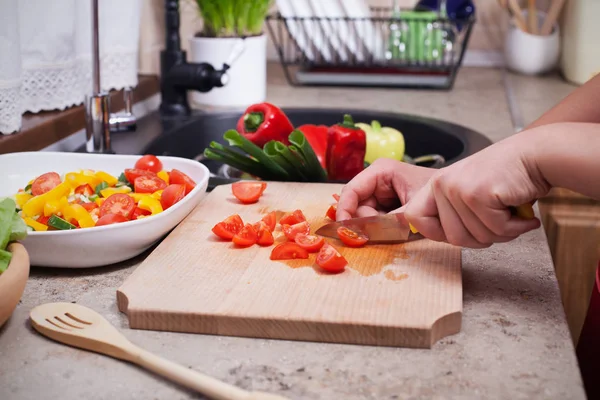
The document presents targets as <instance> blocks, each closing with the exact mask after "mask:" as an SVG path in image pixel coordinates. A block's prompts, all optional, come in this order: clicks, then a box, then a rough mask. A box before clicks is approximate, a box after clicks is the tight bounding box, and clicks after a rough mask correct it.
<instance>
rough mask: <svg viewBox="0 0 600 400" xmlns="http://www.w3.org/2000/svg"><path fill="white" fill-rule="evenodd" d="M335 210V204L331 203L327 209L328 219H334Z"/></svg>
mask: <svg viewBox="0 0 600 400" xmlns="http://www.w3.org/2000/svg"><path fill="white" fill-rule="evenodd" d="M336 212H337V204H333V205H331V206H330V207H329V210H327V214H326V215H327V217H328V218H329V219H332V220H334V221H335V214H336Z"/></svg>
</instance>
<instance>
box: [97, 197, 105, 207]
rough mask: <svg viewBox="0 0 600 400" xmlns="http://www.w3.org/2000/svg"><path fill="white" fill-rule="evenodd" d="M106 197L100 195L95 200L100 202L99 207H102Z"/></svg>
mask: <svg viewBox="0 0 600 400" xmlns="http://www.w3.org/2000/svg"><path fill="white" fill-rule="evenodd" d="M104 200H106V199H104V198H102V197H98V198H97V199H96V200H94V203H96V204H98V207H102V203H104Z"/></svg>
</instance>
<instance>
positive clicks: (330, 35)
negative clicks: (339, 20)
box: [309, 0, 348, 62]
mask: <svg viewBox="0 0 600 400" xmlns="http://www.w3.org/2000/svg"><path fill="white" fill-rule="evenodd" d="M309 3H310V6H311V8H312V13H313V16H314V17H316V18H315V23H318V24H319V25H320V26H321V29H322V30H323V33H324V34H325V38H326V40H327V41H328V42H329V44H330V45H331V47H332V49H333V51H332V53H333V58H334V59H339V60H340V61H343V62H346V61H348V48H347V44H345V43H344V42H345V41H346V40H347V39H348V37H347V36H344V37H340V36H339V35H338V31H337V29H336V23H335V22H336V21H333V20H331V19H329V18H327V17H328V14H327V8H326V4H324V2H323V1H322V0H309ZM325 3H331V2H325Z"/></svg>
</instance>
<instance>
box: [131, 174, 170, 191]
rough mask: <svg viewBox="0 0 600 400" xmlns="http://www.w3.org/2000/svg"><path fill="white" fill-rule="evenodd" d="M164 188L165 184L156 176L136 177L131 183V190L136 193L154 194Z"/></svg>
mask: <svg viewBox="0 0 600 400" xmlns="http://www.w3.org/2000/svg"><path fill="white" fill-rule="evenodd" d="M166 187H167V183H166V182H165V181H163V180H162V179H160V178H159V177H158V176H138V177H137V178H135V181H133V190H134V191H135V192H136V193H154V192H156V191H157V190H163V189H164V188H166Z"/></svg>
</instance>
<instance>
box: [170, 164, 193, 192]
mask: <svg viewBox="0 0 600 400" xmlns="http://www.w3.org/2000/svg"><path fill="white" fill-rule="evenodd" d="M169 183H175V184H178V185H184V186H185V194H186V196H187V194H188V193H189V192H191V191H192V190H194V188H195V187H196V182H194V180H193V179H192V178H190V177H189V176H187V175H186V174H185V173H183V172H181V171H180V170H178V169H175V168H173V169H172V170H171V172H169Z"/></svg>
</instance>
